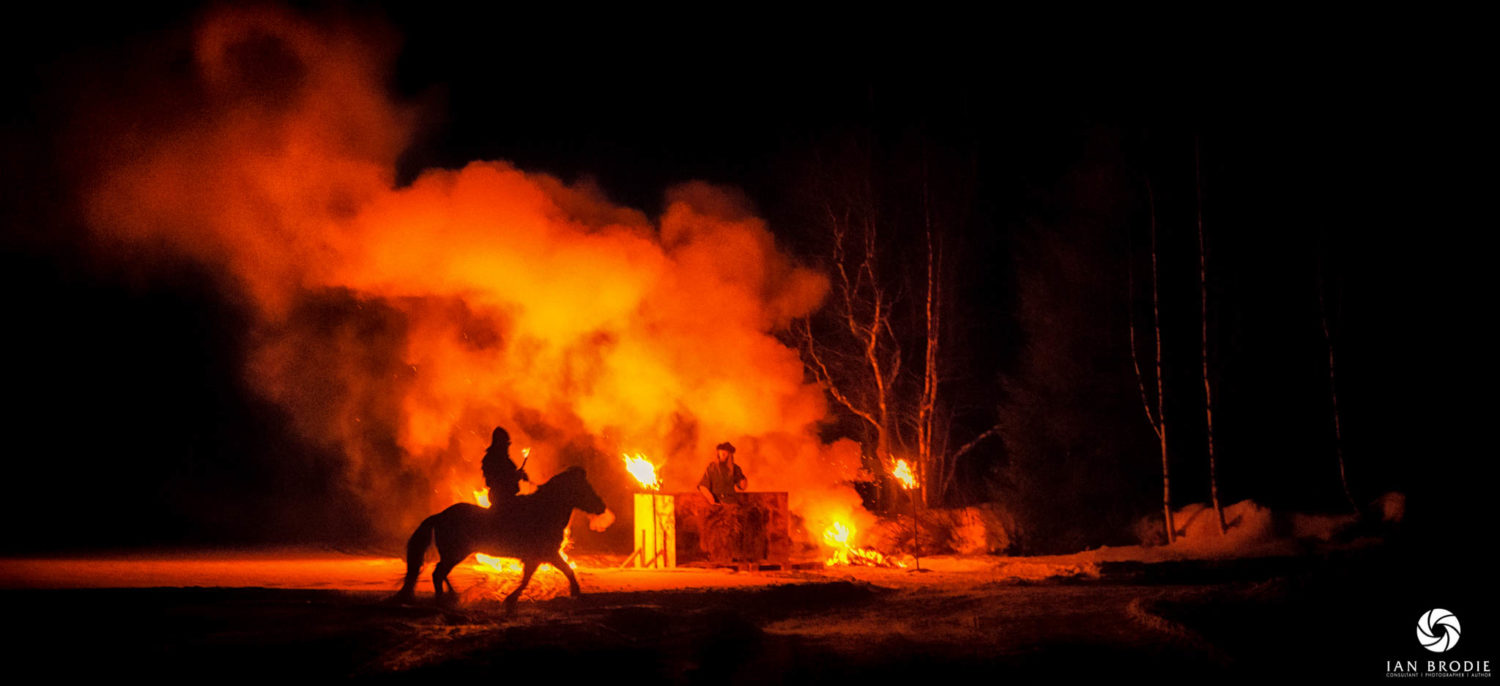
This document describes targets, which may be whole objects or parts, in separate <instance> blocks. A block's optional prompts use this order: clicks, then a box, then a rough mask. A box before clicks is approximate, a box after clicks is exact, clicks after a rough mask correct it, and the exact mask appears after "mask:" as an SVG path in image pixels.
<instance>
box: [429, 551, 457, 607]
mask: <svg viewBox="0 0 1500 686" xmlns="http://www.w3.org/2000/svg"><path fill="white" fill-rule="evenodd" d="M458 563H459V561H458V560H455V559H453V558H450V557H444V558H443V559H441V560H438V563H437V567H436V568H434V569H433V570H432V590H433V592H434V593H436V594H437V596H438V599H439V600H442V598H443V584H444V583H447V584H448V592H449V593H452V592H453V583H452V582H450V581H448V572H451V571H453V568H454V567H456V566H458Z"/></svg>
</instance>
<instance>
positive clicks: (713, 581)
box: [0, 547, 1479, 683]
mask: <svg viewBox="0 0 1500 686" xmlns="http://www.w3.org/2000/svg"><path fill="white" fill-rule="evenodd" d="M1392 554H1393V553H1392V551H1390V550H1386V549H1383V548H1380V547H1374V548H1361V549H1352V550H1343V551H1338V552H1325V553H1316V554H1306V555H1300V556H1283V557H1269V558H1252V559H1240V560H1221V561H1212V562H1209V561H1165V562H1162V561H1158V562H1151V563H1142V562H1095V561H1092V560H1091V559H1090V556H1087V555H1080V556H1069V557H1061V558H1006V557H990V556H976V557H944V558H937V559H930V560H925V561H924V565H923V566H924V567H926V568H928V569H931V570H935V571H923V572H915V571H905V570H890V569H871V568H857V567H841V568H830V569H812V570H796V571H786V572H754V573H745V572H731V571H728V570H722V571H721V570H670V571H651V570H641V571H635V570H619V569H615V568H614V566H613V565H612V564H611V563H617V560H616V559H613V558H602V557H601V558H584V559H582V560H580V572H581V574H580V576H581V581H582V584H583V587H584V589H585V595H584V596H583V597H582V598H580V599H571V598H567V597H564V596H561V595H558V594H559V593H561V592H563V591H564V590H565V585H564V583H563V582H562V579H561V575H560V574H556V573H555V572H552V571H551V570H545V571H544V572H543V573H541V574H539V575H538V580H537V589H536V590H535V591H532V592H530V593H528V595H527V597H526V599H525V600H523V602H522V603H521V604H520V606H519V607H518V609H516V610H515V611H514V612H507V611H506V610H505V609H504V607H503V606H502V605H501V604H500V603H499V602H498V601H497V600H496V598H497V595H498V594H500V593H503V592H504V591H508V590H509V587H510V586H509V585H510V584H512V583H513V580H512V579H511V578H510V577H509V576H507V575H486V574H482V573H479V572H476V571H475V570H474V568H473V567H472V566H471V565H465V566H464V567H462V568H460V570H459V571H457V572H455V576H454V579H455V583H456V584H457V586H458V588H459V589H461V590H464V591H465V593H464V595H463V598H462V600H461V601H460V602H458V603H457V604H455V605H454V606H451V607H443V606H439V605H438V604H436V603H434V602H433V599H432V597H431V593H430V589H431V586H430V584H424V586H423V589H422V590H423V593H422V594H421V595H419V598H418V602H416V603H412V604H394V603H391V602H389V601H388V597H389V596H390V594H391V592H392V591H394V590H395V588H396V587H397V586H398V585H399V584H398V579H399V577H400V573H401V567H400V563H399V561H397V560H394V559H389V558H367V557H359V556H346V555H335V554H305V553H287V552H285V551H281V552H278V553H275V554H253V553H235V554H220V555H212V556H204V555H201V554H194V555H172V556H157V557H147V558H142V557H130V558H100V557H97V556H96V557H90V558H73V559H67V558H52V559H9V560H0V588H3V589H6V590H3V591H0V602H3V603H4V607H5V608H6V616H7V618H8V619H9V620H10V622H11V624H12V626H13V627H17V628H24V629H25V630H24V631H20V632H17V633H16V635H17V638H13V639H11V640H9V641H8V642H6V643H5V650H6V652H7V653H9V654H8V655H6V656H5V658H6V661H7V664H12V665H14V664H17V663H20V664H35V665H39V666H43V667H47V666H50V667H51V668H52V669H56V670H62V671H64V672H66V673H68V674H79V673H84V672H99V673H101V674H129V673H145V674H168V673H169V674H183V675H185V674H192V675H203V674H217V675H219V676H221V677H224V678H229V679H231V680H234V679H238V678H241V677H249V676H253V675H262V674H264V675H270V676H278V675H279V676H297V677H299V678H300V677H321V678H328V677H333V678H345V677H356V678H365V679H371V680H384V679H398V680H406V679H422V680H427V679H436V678H439V677H441V676H450V675H451V676H457V677H464V676H476V677H482V676H486V675H491V676H496V677H504V678H509V679H514V678H517V677H525V676H530V675H535V676H538V677H543V678H549V677H551V676H554V675H555V676H563V677H566V678H567V679H568V680H569V681H570V682H572V681H579V680H586V681H595V680H597V681H598V682H601V683H603V682H615V681H624V682H629V683H633V682H635V681H637V680H642V681H657V682H666V683H704V682H709V683H766V682H770V683H775V682H777V681H786V682H821V681H833V680H838V681H847V680H850V679H861V678H877V679H879V680H881V681H882V682H884V681H886V680H888V679H892V678H896V679H932V678H949V677H959V676H975V675H978V676H980V677H981V678H983V679H984V680H986V681H988V680H990V679H993V680H996V681H999V680H1006V681H1015V680H1018V679H1019V680H1021V681H1023V682H1024V681H1056V680H1065V681H1066V680H1072V679H1075V678H1080V677H1084V676H1090V675H1140V676H1141V678H1151V679H1156V680H1163V679H1165V680H1168V681H1175V680H1196V679H1202V678H1213V679H1215V680H1223V679H1225V678H1228V679H1230V680H1240V679H1258V678H1263V677H1265V678H1269V677H1278V676H1287V675H1290V674H1297V675H1301V676H1310V675H1326V676H1329V677H1332V678H1339V679H1340V680H1341V681H1347V680H1349V679H1359V680H1363V679H1366V678H1379V677H1381V676H1383V674H1384V661H1385V660H1386V659H1394V658H1398V657H1404V656H1405V655H1406V654H1407V653H1411V651H1409V650H1407V651H1406V652H1405V653H1399V654H1392V655H1386V654H1385V653H1384V652H1383V650H1384V649H1383V648H1382V646H1387V645H1395V646H1404V645H1405V644H1404V643H1401V642H1400V640H1404V641H1406V642H1410V640H1411V636H1410V634H1411V628H1410V625H1411V623H1412V621H1411V620H1413V619H1414V617H1406V616H1405V615H1406V614H1410V613H1409V612H1405V611H1401V612H1394V613H1393V612H1388V611H1385V610H1386V609H1387V608H1385V607H1384V606H1382V605H1381V604H1380V603H1371V602H1369V601H1370V599H1371V598H1374V597H1379V596H1380V595H1381V594H1382V589H1383V588H1385V587H1386V586H1388V585H1389V584H1391V583H1399V580H1398V579H1396V578H1395V577H1396V576H1399V575H1400V574H1403V573H1405V571H1403V570H1405V568H1404V567H1403V566H1402V565H1400V564H1396V561H1395V560H1393V559H1392V557H1391V556H1392ZM1094 557H1098V556H1097V555H1095V556H1094ZM1474 619H1479V618H1477V617H1476V618H1474ZM1394 632H1399V634H1400V636H1399V639H1400V640H1396V641H1395V642H1393V640H1388V638H1392V637H1386V636H1385V635H1384V634H1387V633H1394ZM1392 650H1399V649H1398V648H1393V649H1392ZM1411 656H1412V657H1418V656H1416V655H1411Z"/></svg>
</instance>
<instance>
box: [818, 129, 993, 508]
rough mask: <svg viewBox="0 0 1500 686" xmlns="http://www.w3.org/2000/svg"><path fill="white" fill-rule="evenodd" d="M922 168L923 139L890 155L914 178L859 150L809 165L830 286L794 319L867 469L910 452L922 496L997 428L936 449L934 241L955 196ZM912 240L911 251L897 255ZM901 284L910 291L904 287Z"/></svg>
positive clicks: (941, 425)
mask: <svg viewBox="0 0 1500 686" xmlns="http://www.w3.org/2000/svg"><path fill="white" fill-rule="evenodd" d="M851 160H852V161H851ZM917 165H920V166H917ZM930 167H931V162H930V161H929V159H928V150H927V148H926V145H925V143H924V145H923V148H922V149H921V158H920V160H914V161H912V160H909V161H908V163H907V164H905V165H904V166H903V164H900V163H898V165H897V172H905V173H907V174H908V177H909V176H910V175H912V174H919V175H920V176H919V178H918V183H915V184H911V183H908V184H901V185H894V184H891V183H889V180H888V179H885V178H883V177H881V175H880V174H878V173H877V170H876V168H875V164H874V161H873V160H872V158H871V157H870V151H869V149H856V151H855V152H854V153H853V154H848V153H846V155H845V156H844V158H843V159H841V160H839V162H838V163H835V164H827V165H823V166H822V167H821V169H820V172H821V178H820V179H819V184H820V186H821V187H820V188H818V196H817V197H816V200H815V201H816V203H817V213H816V215H817V223H818V224H819V226H818V227H817V228H818V229H819V231H818V233H819V234H821V235H822V236H826V238H827V239H828V243H827V246H828V251H829V252H828V260H827V262H828V263H827V269H828V271H829V273H830V277H831V278H830V280H831V282H832V287H833V288H832V290H833V293H832V295H831V297H830V299H829V301H828V302H827V303H826V304H825V305H824V309H823V311H821V312H819V313H818V314H817V315H816V316H815V317H808V318H804V319H802V320H801V321H799V322H798V323H797V324H796V329H795V330H796V333H797V335H798V339H799V341H798V343H799V345H800V347H801V349H802V353H803V359H804V362H805V363H806V366H807V368H808V369H809V371H810V372H811V374H812V376H813V377H814V378H816V379H817V380H818V381H819V382H820V383H822V384H823V385H824V387H825V388H826V389H827V390H828V394H829V396H830V397H831V398H832V399H833V401H834V402H835V403H837V404H838V405H839V406H840V407H842V408H843V409H844V410H846V411H847V412H848V413H849V414H850V415H852V416H853V417H857V418H858V419H859V421H860V422H861V423H863V424H864V425H865V427H866V429H867V430H868V431H869V432H870V433H871V434H873V436H874V439H875V440H874V455H873V457H874V459H875V460H876V461H878V462H880V463H881V465H882V467H881V469H879V470H875V471H877V472H884V471H885V470H886V469H887V468H888V467H889V464H890V462H891V460H892V459H894V457H895V455H896V453H904V454H905V455H907V456H910V457H912V458H914V459H913V461H914V462H915V466H916V476H917V478H918V480H919V482H920V484H921V485H920V494H919V495H920V497H921V500H922V502H924V503H928V504H932V503H935V502H939V501H941V500H943V499H944V498H945V497H946V496H947V494H948V492H949V489H950V488H951V487H952V486H953V483H954V481H955V474H956V472H957V464H958V460H959V458H961V457H962V456H963V455H964V454H965V453H967V452H968V451H969V450H971V449H973V448H974V447H975V446H977V445H978V444H979V443H980V442H981V441H983V440H984V439H985V438H987V437H989V436H993V435H995V433H996V432H997V431H998V429H990V430H989V431H985V432H982V433H981V434H980V435H979V436H977V437H976V438H975V439H974V440H971V441H969V442H968V443H966V444H965V445H963V446H961V447H960V448H959V449H958V450H956V451H950V450H948V440H949V432H950V428H951V427H952V425H953V422H952V417H951V416H950V415H951V409H950V408H949V406H948V404H947V403H946V402H945V399H944V394H945V393H946V392H947V391H946V388H945V386H944V374H945V373H946V370H945V366H946V365H945V357H944V356H945V355H946V354H948V353H947V348H946V346H945V341H944V331H945V326H947V322H946V321H945V316H946V314H947V313H948V311H949V308H950V306H951V303H950V302H949V301H948V298H947V294H946V290H945V279H946V278H947V277H948V274H947V273H946V269H947V264H946V262H945V254H944V249H943V245H944V237H945V232H946V231H951V230H952V228H953V226H954V225H955V224H957V223H959V222H962V218H961V217H962V215H963V213H964V210H963V209H962V208H960V207H957V206H958V205H961V204H962V203H963V202H964V201H965V200H966V199H965V198H963V197H960V198H958V199H954V198H951V197H940V196H939V194H938V193H936V192H935V189H947V190H951V189H950V186H951V184H947V183H944V184H938V185H934V184H933V182H932V179H931V168H930ZM882 182H885V183H882ZM913 191H915V192H913ZM955 216H957V217H959V218H958V219H955V218H954V217H955ZM918 251H920V253H921V254H922V256H923V258H924V259H923V260H922V261H921V262H917V261H914V260H907V259H904V256H906V255H910V254H913V253H917V252H918ZM908 284H910V285H914V286H915V287H913V288H907V287H905V286H906V285H908ZM918 289H920V290H918ZM912 292H920V293H921V295H920V296H919V297H918V298H909V297H905V296H907V295H908V294H910V293H912Z"/></svg>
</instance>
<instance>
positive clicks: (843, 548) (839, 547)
mask: <svg viewBox="0 0 1500 686" xmlns="http://www.w3.org/2000/svg"><path fill="white" fill-rule="evenodd" d="M855 531H856V530H855V529H854V527H852V526H849V525H847V524H845V523H843V522H840V521H835V522H834V523H832V524H830V525H828V528H827V529H824V530H823V544H824V545H826V546H828V547H830V548H832V549H833V554H832V555H830V556H829V558H828V559H827V560H824V561H823V564H824V565H826V566H828V567H833V566H837V565H862V566H866V567H896V568H900V569H905V568H906V564H905V563H903V562H901V561H899V560H894V559H891V558H889V557H886V556H885V555H883V554H881V552H880V551H878V550H875V549H874V548H861V547H858V546H855V545H852V544H850V542H849V541H850V539H852V538H854V534H855Z"/></svg>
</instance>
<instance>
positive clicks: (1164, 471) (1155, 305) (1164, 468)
mask: <svg viewBox="0 0 1500 686" xmlns="http://www.w3.org/2000/svg"><path fill="white" fill-rule="evenodd" d="M1146 198H1147V201H1148V202H1149V205H1150V208H1151V321H1152V328H1153V331H1154V333H1155V341H1156V414H1155V415H1152V414H1151V400H1150V399H1149V398H1148V397H1147V395H1146V381H1145V377H1144V375H1143V374H1141V363H1140V358H1139V357H1138V356H1137V355H1136V351H1135V304H1134V301H1135V257H1134V250H1132V251H1131V256H1130V257H1129V258H1128V259H1127V261H1126V274H1127V276H1126V278H1127V279H1128V281H1127V283H1128V284H1129V285H1128V288H1129V291H1130V307H1129V308H1128V317H1127V321H1128V323H1129V324H1128V325H1129V327H1130V363H1131V364H1132V365H1133V366H1134V367H1135V380H1136V385H1137V386H1138V387H1139V388H1140V390H1141V404H1142V406H1144V407H1145V408H1146V421H1148V422H1150V423H1151V431H1152V432H1154V433H1155V434H1156V440H1157V442H1158V443H1159V444H1160V445H1161V509H1162V522H1163V525H1164V526H1165V528H1166V531H1167V542H1168V543H1171V542H1172V541H1173V540H1175V539H1176V526H1175V525H1174V523H1173V521H1172V471H1171V465H1170V464H1169V463H1168V462H1167V422H1166V417H1165V415H1163V414H1162V409H1163V406H1164V403H1163V402H1162V379H1161V301H1160V298H1159V297H1158V293H1157V290H1158V289H1157V265H1156V195H1155V193H1154V192H1153V191H1152V190H1151V182H1150V181H1149V180H1148V181H1147V182H1146Z"/></svg>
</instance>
